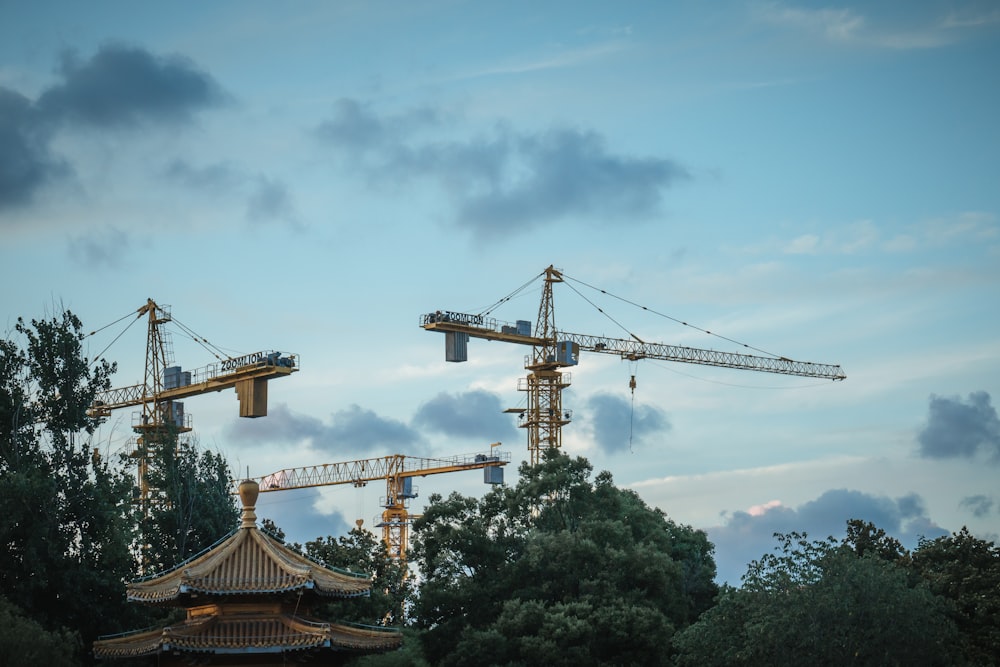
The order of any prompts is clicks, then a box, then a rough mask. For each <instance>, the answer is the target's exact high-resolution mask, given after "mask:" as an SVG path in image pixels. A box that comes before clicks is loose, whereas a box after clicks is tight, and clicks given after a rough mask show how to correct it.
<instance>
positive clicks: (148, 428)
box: [88, 299, 299, 510]
mask: <svg viewBox="0 0 1000 667" xmlns="http://www.w3.org/2000/svg"><path fill="white" fill-rule="evenodd" d="M135 312H136V315H135V319H134V320H133V322H135V321H138V319H140V318H142V317H145V318H146V322H147V327H146V364H145V371H144V374H143V381H142V382H141V383H138V384H134V385H130V386H127V387H119V388H116V389H109V390H107V391H103V392H99V393H98V394H97V395H96V396H95V398H94V402H93V404H92V405H91V406H90V409H89V410H88V412H89V413H90V414H91V415H100V416H109V415H110V414H111V411H112V410H116V409H119V408H127V407H140V408H141V411H140V412H139V413H138V414H137V415H135V416H134V417H133V420H132V428H133V430H134V431H135V432H136V434H137V437H136V448H135V451H134V452H133V453H132V456H133V457H135V458H136V459H137V467H138V471H137V477H138V480H137V481H138V489H139V491H138V498H137V500H138V501H139V502H140V503H141V504H142V505H143V509H144V510H145V509H148V504H149V502H151V500H152V499H151V497H150V496H151V493H152V492H153V491H154V489H151V487H150V484H149V481H148V472H149V464H150V459H151V456H152V454H153V452H154V451H155V450H156V448H157V447H160V446H163V445H164V444H166V443H168V442H170V441H171V440H172V439H174V438H175V436H176V434H177V433H185V432H188V431H190V430H191V422H190V416H189V415H185V414H184V404H183V403H181V402H180V401H181V399H184V398H189V397H191V396H198V395H201V394H207V393H210V392H217V391H222V390H223V389H235V390H236V395H237V398H238V399H239V403H240V416H241V417H263V416H265V415H267V383H268V381H270V380H274V379H277V378H281V377H286V376H288V375H291V374H292V373H294V372H296V371H298V370H299V358H298V355H296V354H281V353H279V352H275V351H273V350H262V351H259V352H254V353H251V354H246V355H241V356H238V357H232V356H229V355H225V354H219V353H217V352H214V354H215V356H216V359H217V360H216V361H215V362H213V363H211V364H209V365H208V366H205V367H203V368H198V369H195V370H192V371H183V370H182V369H181V367H180V366H173V365H172V364H173V346H172V344H171V341H170V337H169V336H168V332H167V331H165V330H164V328H163V325H164V324H166V323H168V322H171V321H172V320H173V318H172V317H171V315H170V307H169V306H161V305H159V304H157V303H156V302H155V301H153V300H152V299H147V300H146V303H145V304H144V305H143V306H141V307H140V308H138V309H137V310H136V311H135ZM123 319H124V318H123ZM188 333H190V334H193V332H190V331H189V332H188ZM193 337H194V338H195V339H196V340H199V342H202V343H203V344H204V343H207V341H205V340H204V339H201V338H199V337H197V336H193Z"/></svg>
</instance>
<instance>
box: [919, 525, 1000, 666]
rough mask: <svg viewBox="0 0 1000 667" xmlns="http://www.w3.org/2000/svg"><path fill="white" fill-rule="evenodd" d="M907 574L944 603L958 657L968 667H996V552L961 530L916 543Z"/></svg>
mask: <svg viewBox="0 0 1000 667" xmlns="http://www.w3.org/2000/svg"><path fill="white" fill-rule="evenodd" d="M912 569H913V571H914V572H915V573H916V574H917V575H918V576H919V577H920V579H921V580H922V581H923V582H925V583H926V585H927V587H928V588H929V589H930V590H931V591H932V592H933V593H935V594H937V595H939V596H941V597H942V598H944V599H945V600H947V602H948V615H949V617H950V618H951V619H953V620H954V622H955V624H956V625H957V626H958V629H959V631H960V632H961V634H962V638H961V646H960V648H961V652H962V654H963V655H964V657H965V659H966V660H967V661H968V664H971V665H1000V549H998V548H997V545H996V544H994V543H993V542H987V541H985V540H980V539H977V538H975V537H973V536H972V535H971V534H969V531H968V529H967V528H964V527H963V528H962V530H961V531H959V532H957V533H953V534H952V535H950V536H946V537H939V538H937V539H935V540H922V541H921V542H920V545H919V546H918V548H917V550H916V551H914V552H913V564H912Z"/></svg>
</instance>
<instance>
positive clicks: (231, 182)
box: [162, 159, 246, 191]
mask: <svg viewBox="0 0 1000 667" xmlns="http://www.w3.org/2000/svg"><path fill="white" fill-rule="evenodd" d="M162 173H163V176H164V177H165V178H167V179H168V180H170V181H172V182H174V183H177V184H178V185H182V186H184V187H187V188H192V189H204V190H209V191H217V190H220V189H222V190H228V189H231V188H234V187H236V186H238V185H240V184H241V183H243V181H244V180H246V177H245V176H243V175H242V174H240V173H239V172H238V171H237V170H235V169H233V167H232V166H231V165H229V164H227V163H224V162H220V163H216V164H210V165H207V166H204V167H198V166H195V165H192V164H190V163H189V162H187V161H185V160H180V159H175V160H172V161H171V162H170V163H169V164H167V166H166V167H165V168H164V169H163V172H162Z"/></svg>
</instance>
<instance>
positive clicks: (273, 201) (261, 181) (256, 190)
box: [247, 176, 298, 228]
mask: <svg viewBox="0 0 1000 667" xmlns="http://www.w3.org/2000/svg"><path fill="white" fill-rule="evenodd" d="M247 218H248V219H249V220H250V221H251V222H253V223H261V222H273V221H276V220H277V221H281V222H285V223H288V225H289V226H291V227H293V228H295V227H298V224H297V222H296V216H295V206H294V205H293V204H292V195H291V193H290V192H289V191H288V187H287V186H286V185H285V184H284V183H283V182H281V181H278V180H274V179H271V178H267V177H266V176H261V177H259V178H257V179H256V180H255V183H254V187H253V190H252V192H251V193H250V197H249V200H248V201H247Z"/></svg>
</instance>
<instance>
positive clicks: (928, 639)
mask: <svg viewBox="0 0 1000 667" xmlns="http://www.w3.org/2000/svg"><path fill="white" fill-rule="evenodd" d="M855 528H856V529H861V530H860V532H857V531H856V532H855V533H853V534H852V536H851V538H850V540H853V541H848V540H845V541H844V542H841V543H838V542H837V541H836V540H834V539H832V538H828V539H827V540H821V541H809V540H807V536H806V535H805V534H798V533H790V534H787V535H782V534H777V535H776V537H777V539H778V543H779V544H778V547H776V549H775V552H774V553H772V554H766V555H765V556H763V557H762V558H761V559H760V560H757V561H754V562H752V563H751V564H750V566H749V567H748V570H747V574H746V575H745V576H744V579H743V582H744V585H743V588H741V589H733V588H727V589H726V590H724V591H723V592H722V594H721V595H720V596H719V600H718V603H717V604H716V605H715V606H714V607H713V608H712V609H710V610H709V611H708V612H706V613H705V614H704V615H703V616H702V617H701V619H699V621H698V622H697V623H695V624H693V625H692V626H691V627H689V628H687V629H686V630H684V631H683V632H681V633H679V634H678V635H677V636H676V637H675V638H674V646H675V647H676V648H677V649H678V651H679V653H680V655H679V659H678V664H681V665H803V664H809V665H847V664H859V665H911V664H921V665H946V664H954V655H953V654H952V651H951V646H952V645H953V643H954V642H955V640H956V637H957V635H956V631H955V627H954V624H952V623H951V622H950V621H949V620H948V618H947V616H946V615H945V608H944V605H943V604H942V600H940V599H939V598H936V597H935V596H934V595H933V594H932V593H931V592H930V591H928V590H927V589H926V588H924V587H920V586H918V587H913V586H911V584H910V578H909V576H908V573H907V571H906V570H905V568H903V567H900V566H898V565H897V564H896V563H895V562H893V560H891V559H889V558H887V557H886V556H892V555H894V554H895V553H896V550H895V549H894V548H893V545H892V543H891V542H889V541H887V540H885V539H884V534H883V535H880V534H879V533H878V532H877V529H875V530H872V529H874V527H867V528H866V527H865V526H863V525H860V524H859V525H856V526H855ZM859 535H866V536H869V537H874V538H875V539H874V540H869V539H867V538H865V539H858V538H859ZM890 539H891V538H890ZM859 547H860V548H859ZM883 547H884V548H883ZM859 553H860V554H861V555H859Z"/></svg>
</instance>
